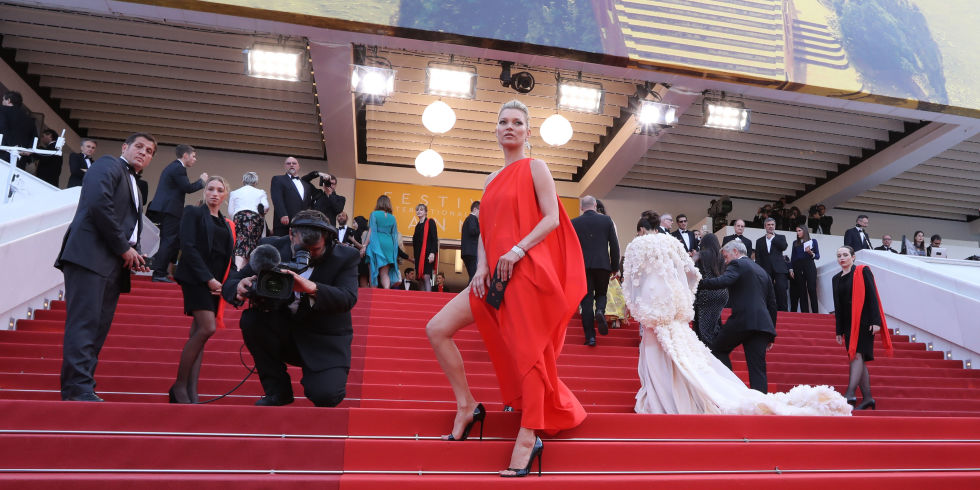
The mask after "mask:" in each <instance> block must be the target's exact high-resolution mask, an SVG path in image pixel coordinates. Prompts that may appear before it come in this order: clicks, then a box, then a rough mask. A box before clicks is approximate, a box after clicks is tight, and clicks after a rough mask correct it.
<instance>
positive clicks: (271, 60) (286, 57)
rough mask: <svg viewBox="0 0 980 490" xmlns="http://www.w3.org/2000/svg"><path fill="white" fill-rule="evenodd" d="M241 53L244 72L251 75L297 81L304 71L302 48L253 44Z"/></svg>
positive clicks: (304, 55) (304, 54)
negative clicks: (243, 56) (243, 61)
mask: <svg viewBox="0 0 980 490" xmlns="http://www.w3.org/2000/svg"><path fill="white" fill-rule="evenodd" d="M242 53H243V54H244V55H245V74H246V75H248V76H251V77H256V78H271V79H273V80H287V81H292V82H298V81H299V80H300V79H301V78H300V76H301V73H303V72H304V71H305V70H303V67H304V65H305V63H304V62H303V61H304V60H305V59H306V53H305V52H304V51H303V50H302V49H295V48H287V47H285V46H280V45H275V44H254V45H252V47H251V48H248V49H245V50H243V51H242Z"/></svg>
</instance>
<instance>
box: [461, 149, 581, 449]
mask: <svg viewBox="0 0 980 490" xmlns="http://www.w3.org/2000/svg"><path fill="white" fill-rule="evenodd" d="M530 162H531V159H530V158H527V159H524V160H519V161H516V162H514V163H512V164H510V165H509V166H507V167H506V168H504V169H503V170H501V171H500V173H499V174H498V175H497V177H495V178H494V179H493V180H492V181H491V182H490V184H489V185H488V186H487V189H486V191H484V193H483V199H482V200H481V202H480V238H481V239H482V240H483V247H484V250H485V251H486V256H487V263H488V264H487V265H488V266H489V267H490V270H491V271H492V270H494V268H495V267H496V261H497V259H499V258H500V256H501V255H503V254H505V253H507V251H509V250H510V249H511V248H512V247H513V246H514V245H515V244H517V242H518V241H520V240H521V239H523V238H524V237H525V236H527V235H528V233H530V232H531V230H532V229H533V228H534V227H535V226H536V225H537V224H538V222H539V221H541V218H542V214H541V210H540V208H539V207H538V200H537V197H536V196H535V192H534V181H533V179H532V177H531V165H530ZM553 199H555V200H556V201H557V199H558V196H557V195H556V196H555V197H553ZM558 209H559V213H560V214H559V225H558V228H556V229H555V230H553V231H552V232H551V233H549V234H548V236H547V237H546V238H545V239H544V241H542V242H541V243H539V244H537V245H535V246H534V247H531V249H530V250H528V251H527V255H526V256H525V257H524V258H522V259H521V260H519V261H518V262H517V264H516V265H515V266H514V272H513V276H512V277H511V279H510V281H509V282H508V283H507V289H506V290H505V291H504V300H503V304H502V305H501V306H500V309H499V310H496V309H494V308H492V307H491V306H489V305H488V304H487V303H486V301H485V300H483V299H481V298H478V297H476V295H474V294H471V295H470V309H471V310H472V311H473V318H474V319H475V321H476V324H477V327H478V328H479V329H480V334H481V335H482V336H483V342H484V344H486V348H487V352H488V353H489V354H490V360H491V361H492V362H493V367H494V370H495V371H496V373H497V381H498V382H499V383H500V392H501V396H502V398H503V402H504V403H505V404H507V405H510V406H512V407H514V408H515V409H519V410H521V427H526V428H529V429H535V430H541V431H544V432H545V433H555V432H558V431H560V430H564V429H570V428H572V427H575V426H577V425H579V424H580V423H582V421H583V420H585V415H586V414H585V409H584V408H582V404H581V403H579V401H578V399H576V398H575V395H573V394H572V392H571V390H569V389H568V387H567V386H565V383H563V382H562V381H561V380H560V379H558V370H557V366H556V361H557V359H558V354H560V353H561V349H562V346H563V345H564V344H565V329H566V326H567V324H568V320H569V319H570V318H571V317H572V314H573V313H575V311H576V309H577V308H578V304H579V302H580V301H581V299H582V297H583V296H585V286H586V282H585V269H584V268H583V267H582V264H583V262H584V261H583V259H582V248H581V246H580V245H579V241H578V236H577V235H576V234H575V229H574V228H572V223H571V221H569V219H568V215H567V214H566V213H565V209H564V208H563V207H562V205H561V203H560V202H559V203H558Z"/></svg>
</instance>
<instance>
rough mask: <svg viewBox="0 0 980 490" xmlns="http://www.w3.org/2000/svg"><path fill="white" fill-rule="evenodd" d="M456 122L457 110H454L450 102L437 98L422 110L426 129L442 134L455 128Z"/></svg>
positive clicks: (423, 123)
mask: <svg viewBox="0 0 980 490" xmlns="http://www.w3.org/2000/svg"><path fill="white" fill-rule="evenodd" d="M455 124H456V112H455V111H453V108H452V107H449V104H446V103H445V102H443V101H441V100H437V101H435V102H433V103H431V104H429V106H428V107H426V108H425V110H424V111H422V125H423V126H425V129H428V130H429V131H432V132H433V133H436V134H442V133H445V132H446V131H449V130H450V129H453V125H455Z"/></svg>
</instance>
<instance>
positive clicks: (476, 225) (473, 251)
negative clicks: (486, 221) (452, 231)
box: [459, 213, 480, 257]
mask: <svg viewBox="0 0 980 490" xmlns="http://www.w3.org/2000/svg"><path fill="white" fill-rule="evenodd" d="M479 244H480V219H479V218H477V217H476V216H473V214H472V213H470V214H469V215H468V216H467V217H466V219H465V220H463V228H462V230H460V237H459V248H460V253H459V254H460V255H471V256H473V257H476V256H477V254H478V253H479V246H480V245H479Z"/></svg>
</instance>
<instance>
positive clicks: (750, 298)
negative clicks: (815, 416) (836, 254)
mask: <svg viewBox="0 0 980 490" xmlns="http://www.w3.org/2000/svg"><path fill="white" fill-rule="evenodd" d="M721 254H722V255H723V256H724V257H725V263H726V264H727V266H726V267H725V272H724V273H723V274H722V275H720V276H718V277H715V278H712V279H703V280H702V281H701V284H700V286H699V287H700V288H703V289H723V288H728V294H729V295H731V298H732V301H731V303H732V314H731V316H729V317H728V321H726V322H725V324H724V325H723V326H722V327H721V331H719V332H718V336H717V337H715V340H714V342H712V343H711V346H710V347H711V353H712V354H714V355H715V357H717V358H718V360H720V361H721V362H722V363H723V364H724V365H726V366H728V368H729V369H731V368H732V361H731V359H730V358H729V355H730V354H731V352H732V350H733V349H735V347H737V346H738V345H739V344H741V345H742V347H743V348H744V349H745V363H746V364H747V365H748V368H749V386H751V387H752V389H754V390H758V391H761V392H763V393H767V392H768V380H767V379H766V352H767V351H768V350H769V349H771V348H772V343H773V342H774V341H775V339H776V299H775V297H774V293H773V289H772V281H771V280H770V279H769V276H768V275H767V274H766V271H764V270H762V268H761V267H759V266H758V265H757V264H755V263H753V262H752V260H751V259H749V258H748V257H746V256H745V246H744V245H743V244H742V242H740V241H732V242H729V243H727V244H725V246H724V247H722V248H721Z"/></svg>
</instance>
